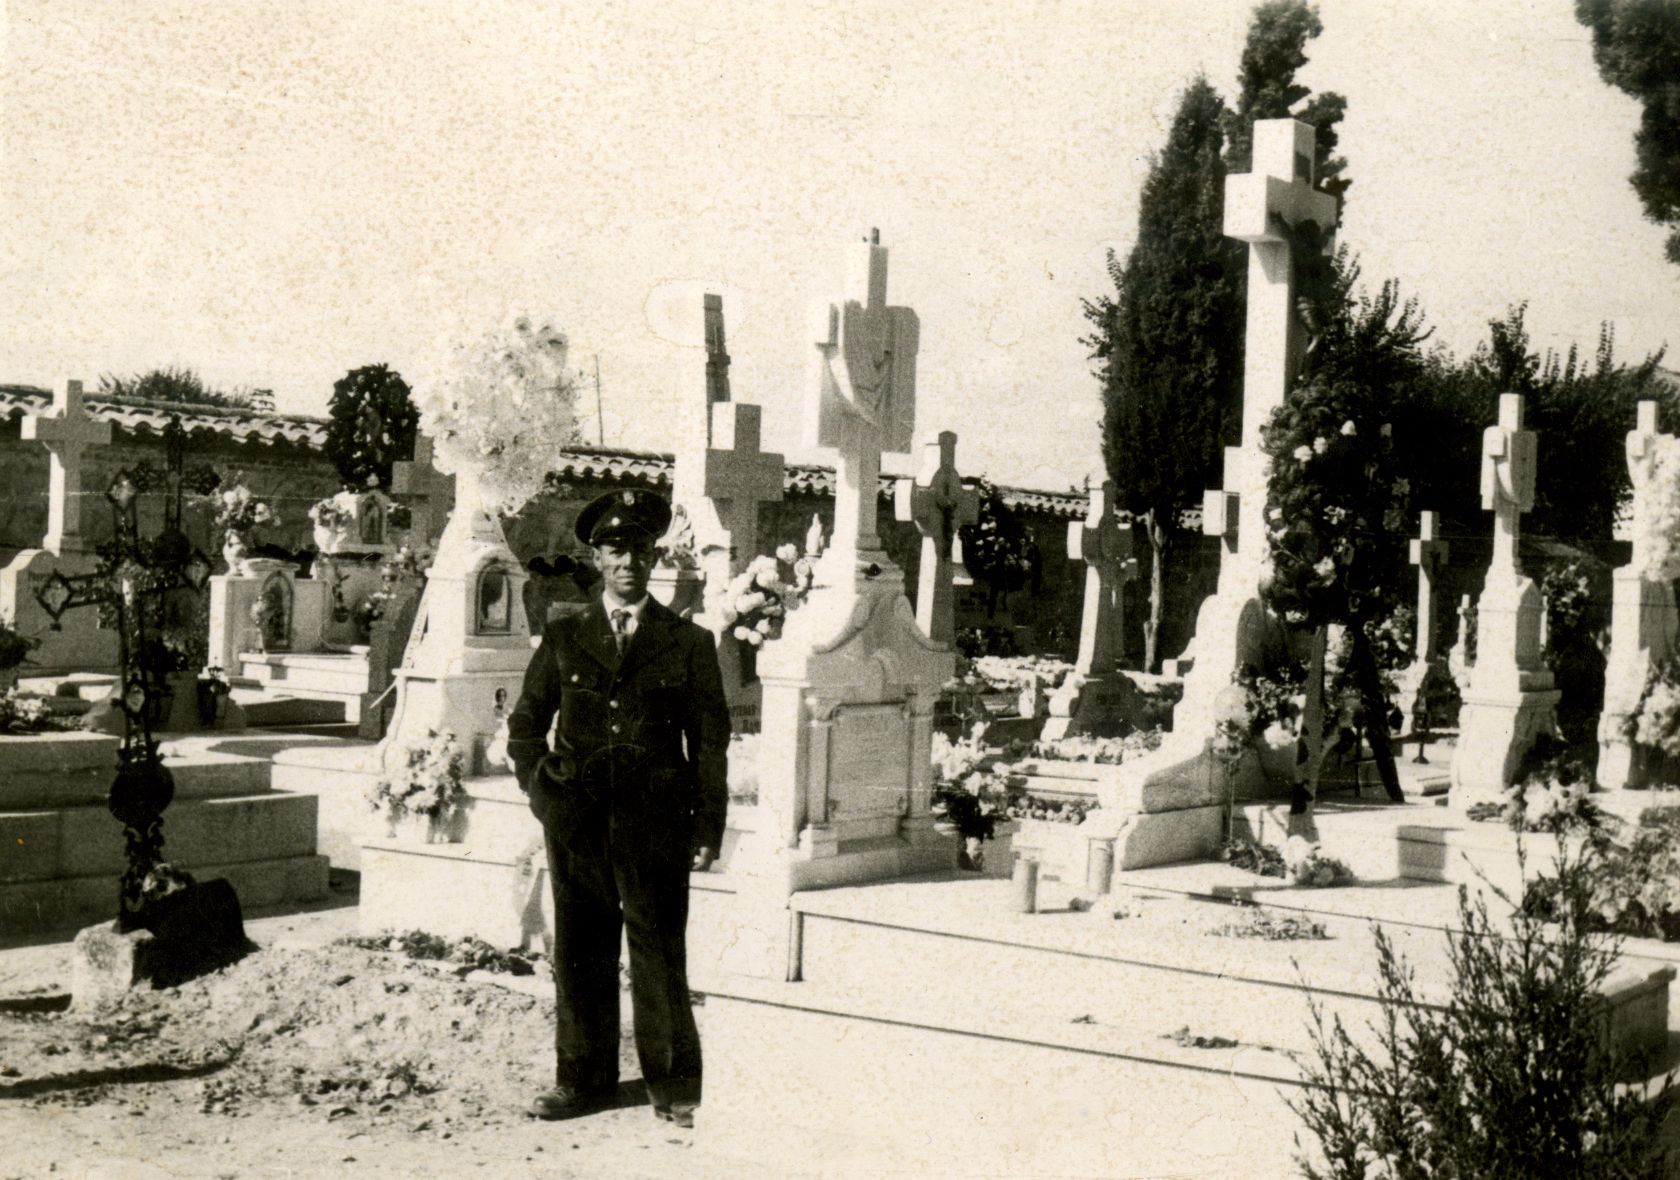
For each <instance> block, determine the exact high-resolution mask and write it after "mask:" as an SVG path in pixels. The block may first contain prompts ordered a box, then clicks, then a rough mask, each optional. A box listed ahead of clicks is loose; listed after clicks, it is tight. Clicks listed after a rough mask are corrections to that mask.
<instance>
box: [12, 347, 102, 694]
mask: <svg viewBox="0 0 1680 1180" xmlns="http://www.w3.org/2000/svg"><path fill="white" fill-rule="evenodd" d="M22 437H23V440H24V441H25V442H39V443H40V444H41V445H43V446H44V447H46V448H47V453H48V454H49V456H50V467H49V473H48V483H47V533H46V536H45V537H44V538H42V540H41V545H40V548H38V549H25V550H23V551H21V552H20V553H18V554H17V555H16V556H15V557H13V558H12V560H11V561H10V562H9V563H8V564H7V566H6V568H5V569H4V570H0V618H4V619H7V620H9V621H10V622H11V623H12V625H13V626H14V627H16V628H17V629H18V631H20V632H21V633H23V634H24V635H26V636H32V637H34V638H36V639H39V640H40V641H41V642H40V646H39V647H37V648H36V649H35V651H34V652H32V653H31V654H30V657H29V661H30V665H31V666H30V667H29V668H28V669H27V671H28V674H29V675H32V676H43V675H55V674H58V673H68V672H102V671H110V670H114V669H115V668H116V665H117V661H118V659H119V653H118V643H117V633H116V632H115V631H112V630H107V629H105V628H101V627H100V626H99V625H98V619H97V612H95V611H75V612H72V613H71V614H69V615H67V616H66V618H65V620H64V621H63V622H62V623H61V624H59V625H57V626H55V625H54V623H53V621H52V618H51V617H50V616H49V615H48V614H47V612H46V611H45V610H44V609H43V608H42V607H41V604H40V602H39V601H37V599H36V597H35V592H36V590H37V589H39V588H40V587H41V586H43V585H44V584H45V583H46V581H47V579H49V578H51V577H52V576H53V575H54V574H62V575H64V576H65V577H67V578H72V577H77V576H79V575H83V574H90V573H93V572H94V570H96V569H97V568H98V565H99V561H98V557H97V556H96V555H95V553H94V552H93V545H92V544H91V543H90V542H89V541H88V539H87V538H86V537H84V536H83V535H82V509H83V506H84V505H85V504H86V503H87V501H88V500H89V499H90V498H91V499H92V500H94V502H96V503H99V504H101V505H103V504H104V500H103V497H102V496H100V495H98V494H94V495H91V496H90V494H89V493H88V492H86V491H85V490H84V489H83V487H82V456H83V454H84V452H85V451H86V450H87V448H88V447H90V446H108V445H109V444H110V442H111V424H110V423H109V422H98V421H95V420H94V419H92V418H90V417H89V416H88V413H87V408H86V406H85V405H84V403H83V401H82V383H81V382H80V381H71V380H69V379H68V378H64V379H60V380H59V381H58V382H57V383H56V384H54V386H53V398H52V412H51V413H48V414H26V415H24V417H23V422H22Z"/></svg>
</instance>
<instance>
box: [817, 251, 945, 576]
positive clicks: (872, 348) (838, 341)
mask: <svg viewBox="0 0 1680 1180" xmlns="http://www.w3.org/2000/svg"><path fill="white" fill-rule="evenodd" d="M818 319H819V322H818V323H817V324H816V325H815V328H816V332H815V339H816V346H817V354H818V372H817V388H816V390H815V391H814V396H813V397H812V399H811V400H810V401H809V402H808V403H807V406H806V410H807V414H808V422H807V435H808V437H809V440H810V441H811V442H812V443H813V444H815V445H816V446H823V447H834V448H836V449H837V450H838V452H839V455H838V462H837V464H836V472H835V489H834V491H835V496H834V536H833V539H832V541H831V543H830V551H831V554H832V555H833V558H834V560H836V561H839V562H853V563H856V562H857V560H858V555H859V554H863V553H871V554H875V555H876V560H884V556H885V555H884V554H882V553H881V552H880V551H881V539H880V537H879V535H878V534H877V532H876V527H877V525H876V519H875V514H876V503H877V499H878V497H879V495H880V482H881V452H882V451H884V450H891V451H907V450H909V449H910V445H911V442H912V436H913V434H914V432H915V424H916V350H917V346H918V344H919V338H920V331H921V329H920V323H919V321H918V320H917V318H916V313H915V312H913V311H911V310H910V309H909V308H907V307H889V306H887V250H886V247H884V246H882V245H881V241H880V233H879V231H875V232H874V233H872V234H871V236H870V238H869V240H868V241H866V242H863V243H861V244H859V245H854V246H853V247H852V248H851V250H850V251H849V253H848V255H847V282H846V298H845V300H844V301H843V302H842V303H838V304H827V305H825V306H823V307H822V308H821V309H820V311H819V317H818Z"/></svg>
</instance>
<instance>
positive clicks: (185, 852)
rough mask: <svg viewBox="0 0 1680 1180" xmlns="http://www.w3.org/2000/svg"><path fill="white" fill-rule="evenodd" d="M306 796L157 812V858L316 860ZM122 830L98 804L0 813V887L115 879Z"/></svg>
mask: <svg viewBox="0 0 1680 1180" xmlns="http://www.w3.org/2000/svg"><path fill="white" fill-rule="evenodd" d="M315 823H316V801H315V798H314V796H312V795H292V794H285V793H282V792H279V791H270V792H265V793H263V794H256V795H236V796H232V797H226V798H189V799H177V800H176V801H175V802H174V803H172V804H171V805H170V807H169V809H168V810H167V811H166V812H165V813H164V828H163V834H164V840H165V844H164V853H165V856H166V857H167V858H168V859H169V860H170V861H172V862H175V863H178V864H180V865H181V866H182V867H184V868H187V869H196V868H197V866H199V865H223V864H238V863H241V862H245V861H262V860H273V859H276V858H281V859H284V858H289V857H297V856H308V855H313V854H314V853H315ZM123 848H124V844H123V832H122V826H121V825H120V824H118V823H117V821H116V820H115V819H113V818H112V817H111V815H110V813H109V812H108V811H106V809H105V807H104V805H103V803H101V804H98V805H89V806H75V807H58V808H19V809H6V810H3V811H0V881H10V882H17V881H45V882H52V881H55V880H60V879H66V878H76V877H87V876H98V875H100V874H109V875H113V876H114V875H116V874H119V873H121V872H122V869H123V866H124V864H125V858H124V851H123Z"/></svg>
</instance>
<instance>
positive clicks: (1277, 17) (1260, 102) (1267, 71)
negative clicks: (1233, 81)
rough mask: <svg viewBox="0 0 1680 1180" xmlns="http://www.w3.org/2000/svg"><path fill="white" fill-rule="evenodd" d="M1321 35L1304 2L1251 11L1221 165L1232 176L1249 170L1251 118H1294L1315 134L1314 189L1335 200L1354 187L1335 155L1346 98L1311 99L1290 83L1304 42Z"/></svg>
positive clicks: (1274, 1)
mask: <svg viewBox="0 0 1680 1180" xmlns="http://www.w3.org/2000/svg"><path fill="white" fill-rule="evenodd" d="M1323 31H1324V25H1323V22H1321V21H1320V20H1319V19H1318V8H1317V6H1316V5H1313V4H1308V3H1307V2H1306V0H1266V3H1264V4H1262V5H1260V6H1259V7H1258V8H1256V9H1255V10H1254V19H1253V21H1252V22H1250V24H1249V26H1248V40H1247V42H1246V43H1245V44H1244V45H1243V53H1242V64H1241V66H1240V67H1239V69H1238V71H1237V87H1238V89H1237V101H1236V106H1235V109H1234V110H1232V111H1231V112H1230V113H1229V114H1228V115H1227V117H1226V127H1227V134H1228V136H1229V138H1230V143H1231V146H1230V151H1229V152H1228V154H1227V156H1226V163H1227V166H1228V167H1229V168H1230V170H1231V171H1232V172H1247V171H1248V170H1249V166H1250V162H1251V157H1250V153H1251V149H1252V147H1253V132H1254V120H1256V119H1284V118H1294V119H1299V120H1301V121H1302V122H1303V123H1309V124H1311V125H1312V126H1313V127H1314V128H1315V129H1317V131H1318V137H1317V159H1316V161H1315V164H1316V166H1317V177H1318V187H1319V188H1321V189H1323V190H1324V191H1325V192H1327V193H1329V194H1330V195H1331V196H1334V197H1336V198H1337V199H1338V200H1340V199H1341V198H1342V194H1344V193H1345V192H1346V191H1347V189H1348V186H1349V185H1350V184H1352V183H1353V182H1352V181H1351V180H1349V179H1348V178H1347V177H1345V176H1343V175H1342V173H1343V171H1344V170H1345V169H1346V168H1347V161H1346V160H1344V159H1342V158H1341V157H1340V156H1338V155H1336V146H1337V142H1338V138H1339V137H1338V133H1337V131H1336V125H1337V124H1338V123H1340V122H1341V121H1342V116H1343V115H1344V114H1346V113H1347V99H1345V98H1343V97H1342V96H1341V95H1340V94H1337V93H1335V92H1334V91H1330V90H1327V91H1325V92H1324V93H1322V94H1318V95H1314V94H1313V93H1312V91H1311V89H1310V88H1308V87H1306V86H1304V85H1302V84H1301V83H1300V82H1298V81H1296V79H1295V72H1296V71H1297V70H1299V69H1300V68H1301V67H1302V66H1304V65H1306V64H1307V48H1306V47H1307V42H1308V41H1310V40H1312V39H1313V38H1314V37H1316V36H1318V35H1319V34H1320V33H1322V32H1323ZM1303 100H1308V101H1306V102H1305V103H1304V104H1303Z"/></svg>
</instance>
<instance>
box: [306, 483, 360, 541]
mask: <svg viewBox="0 0 1680 1180" xmlns="http://www.w3.org/2000/svg"><path fill="white" fill-rule="evenodd" d="M358 499H360V497H359V496H358V495H357V493H355V492H353V491H350V490H348V489H346V490H344V491H342V492H334V493H333V494H332V495H330V496H328V497H326V498H325V499H323V500H317V501H316V502H315V503H314V504H311V505H310V507H309V523H310V524H311V525H312V526H313V527H314V530H315V548H316V549H318V550H319V551H320V552H322V553H325V554H329V555H330V554H333V553H337V552H338V550H339V548H340V547H341V546H342V545H343V544H344V542H345V541H346V540H347V539H348V538H349V536H350V530H351V528H352V527H353V526H354V525H355V523H356V501H357V500H358Z"/></svg>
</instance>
